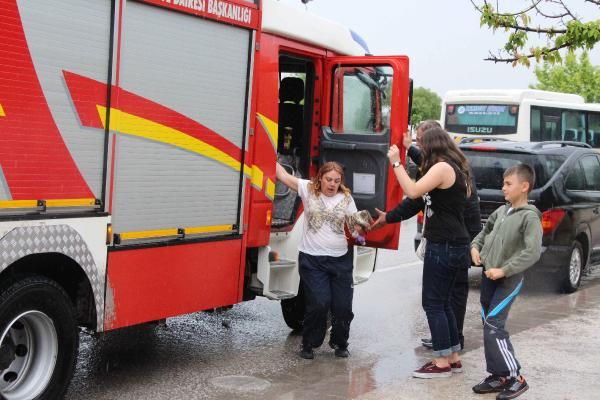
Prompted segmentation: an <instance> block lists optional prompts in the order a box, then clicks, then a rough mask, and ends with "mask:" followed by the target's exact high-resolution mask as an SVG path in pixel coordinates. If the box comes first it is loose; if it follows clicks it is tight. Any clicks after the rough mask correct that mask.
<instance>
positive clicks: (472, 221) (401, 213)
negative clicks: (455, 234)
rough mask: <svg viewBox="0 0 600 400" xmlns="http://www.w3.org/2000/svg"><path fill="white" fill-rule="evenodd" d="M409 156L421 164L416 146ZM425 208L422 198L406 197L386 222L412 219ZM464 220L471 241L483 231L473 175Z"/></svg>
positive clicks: (389, 213)
mask: <svg viewBox="0 0 600 400" xmlns="http://www.w3.org/2000/svg"><path fill="white" fill-rule="evenodd" d="M408 156H409V157H410V158H411V159H412V160H413V162H414V163H415V164H417V165H420V164H421V150H419V148H417V147H415V146H411V147H409V149H408ZM424 207H425V203H424V201H423V199H422V198H421V197H419V198H417V199H411V198H409V197H406V198H405V199H404V200H402V202H401V203H400V204H398V205H397V206H396V207H395V208H394V209H393V210H391V211H388V213H387V215H386V218H385V221H386V222H387V223H388V224H391V223H394V222H400V221H403V220H405V219H409V218H412V217H413V216H415V215H416V214H417V213H418V212H419V211H422V210H423V209H424ZM464 220H465V225H466V226H467V230H468V232H469V237H470V238H471V239H473V238H475V236H477V234H478V233H479V232H480V231H481V214H480V212H479V195H478V194H477V188H476V187H475V177H474V176H473V174H471V196H470V197H469V198H468V199H467V204H466V206H465V212H464Z"/></svg>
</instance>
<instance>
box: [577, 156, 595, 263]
mask: <svg viewBox="0 0 600 400" xmlns="http://www.w3.org/2000/svg"><path fill="white" fill-rule="evenodd" d="M580 163H581V167H582V169H583V174H584V177H585V197H586V199H587V203H588V205H589V212H588V218H589V226H590V231H591V235H592V237H591V252H590V261H591V262H592V263H595V262H597V261H598V260H599V259H600V160H599V159H598V156H597V155H595V154H590V155H586V156H584V157H582V158H581V160H580Z"/></svg>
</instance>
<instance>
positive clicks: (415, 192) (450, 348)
mask: <svg viewBox="0 0 600 400" xmlns="http://www.w3.org/2000/svg"><path fill="white" fill-rule="evenodd" d="M422 145H423V149H422V150H423V158H422V162H421V176H422V178H421V179H419V180H418V181H416V182H413V181H412V179H411V178H410V177H409V176H408V174H407V173H406V171H405V170H404V167H403V166H402V164H401V162H400V151H399V150H398V147H396V146H395V145H394V146H392V147H391V148H390V150H389V152H388V158H389V161H390V163H392V167H393V169H394V173H395V175H396V178H397V179H398V182H399V183H400V186H402V189H403V190H404V194H405V195H407V196H408V197H410V198H413V199H415V198H418V197H421V196H422V197H423V198H424V201H425V204H426V205H427V208H426V210H427V212H426V215H425V228H424V232H423V237H424V238H425V239H426V241H427V242H426V250H425V257H424V260H423V289H422V304H423V309H424V310H425V313H426V314H427V322H428V323H429V329H430V331H431V336H432V343H433V353H434V357H435V358H434V360H433V361H431V362H429V363H427V364H425V365H423V366H422V367H421V368H419V369H417V370H416V371H414V372H413V376H414V377H416V378H441V377H449V376H451V375H452V372H453V371H454V372H459V371H460V370H461V369H462V365H461V362H460V357H459V354H458V352H459V351H460V341H459V336H458V330H457V324H456V318H455V315H454V313H453V311H452V306H451V302H450V297H451V291H452V287H453V285H454V281H455V279H456V276H457V273H458V271H459V270H460V269H462V268H467V267H468V266H469V263H470V259H469V243H470V236H469V232H468V230H467V228H466V226H465V222H464V210H465V206H466V204H467V198H468V197H469V196H470V192H471V187H470V186H471V173H470V170H469V165H468V162H467V160H466V158H465V156H464V155H463V154H462V152H461V151H460V150H459V149H458V147H457V146H456V144H455V143H454V141H453V140H452V138H451V137H450V135H448V133H447V132H446V131H445V130H443V129H442V128H433V129H429V130H427V131H426V132H425V133H424V134H423V138H422Z"/></svg>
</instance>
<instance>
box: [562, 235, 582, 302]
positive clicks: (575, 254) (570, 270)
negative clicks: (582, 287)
mask: <svg viewBox="0 0 600 400" xmlns="http://www.w3.org/2000/svg"><path fill="white" fill-rule="evenodd" d="M583 266H584V255H583V247H582V246H581V243H579V242H577V241H575V243H573V247H572V248H571V258H570V259H569V265H567V267H566V268H565V271H564V273H563V280H562V289H563V290H564V291H565V292H567V293H573V292H574V291H576V290H577V289H578V288H579V284H580V283H581V274H582V272H583Z"/></svg>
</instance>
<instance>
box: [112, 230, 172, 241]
mask: <svg viewBox="0 0 600 400" xmlns="http://www.w3.org/2000/svg"><path fill="white" fill-rule="evenodd" d="M118 235H119V238H120V239H121V240H133V239H148V238H161V237H167V236H177V235H179V229H177V228H173V229H156V230H152V231H137V232H123V233H119V234H118Z"/></svg>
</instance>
